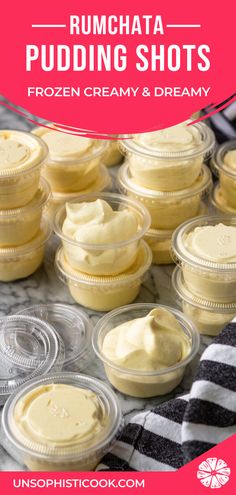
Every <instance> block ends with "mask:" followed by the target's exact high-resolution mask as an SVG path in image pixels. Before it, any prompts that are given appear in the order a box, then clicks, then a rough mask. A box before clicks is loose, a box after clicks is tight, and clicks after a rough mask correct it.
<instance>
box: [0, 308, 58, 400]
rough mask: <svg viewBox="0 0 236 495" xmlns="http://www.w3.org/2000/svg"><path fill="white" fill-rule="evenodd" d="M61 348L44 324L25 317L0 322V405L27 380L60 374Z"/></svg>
mask: <svg viewBox="0 0 236 495" xmlns="http://www.w3.org/2000/svg"><path fill="white" fill-rule="evenodd" d="M63 363H64V344H63V342H62V340H61V339H60V338H59V336H58V335H57V334H56V333H55V331H54V329H53V328H52V326H51V325H49V324H48V323H47V322H44V321H42V320H39V319H38V318H32V317H29V316H25V315H13V316H7V317H5V318H1V319H0V403H4V402H5V400H6V398H7V396H8V395H10V394H11V393H13V392H14V391H15V390H16V389H17V388H18V386H19V385H21V384H22V383H24V382H25V381H28V380H30V379H31V378H34V377H37V376H41V375H45V374H47V373H49V372H50V371H51V370H54V371H59V370H61V368H62V366H63Z"/></svg>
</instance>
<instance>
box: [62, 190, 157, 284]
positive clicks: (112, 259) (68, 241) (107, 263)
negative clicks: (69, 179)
mask: <svg viewBox="0 0 236 495" xmlns="http://www.w3.org/2000/svg"><path fill="white" fill-rule="evenodd" d="M97 199H101V200H104V201H105V202H106V203H108V205H109V206H110V207H111V208H112V210H113V211H127V212H129V213H130V212H132V213H133V214H134V219H135V220H136V222H137V228H136V229H135V230H136V231H135V233H134V234H132V235H131V236H130V238H128V239H127V236H126V239H125V240H123V241H122V240H121V241H113V242H108V243H99V242H96V243H93V242H90V243H88V242H87V243H86V242H79V241H77V240H75V239H73V238H72V237H70V236H68V235H65V234H64V233H63V224H64V221H65V218H66V206H65V205H63V206H62V207H60V208H59V210H58V211H57V213H56V215H55V219H54V231H55V233H56V234H57V236H58V237H59V238H60V239H61V241H62V244H63V248H64V252H65V256H66V258H67V260H68V263H69V264H70V266H71V267H72V268H73V269H74V270H77V271H80V272H83V273H85V274H87V275H92V276H115V275H119V274H120V273H123V272H125V271H126V270H128V269H129V268H130V267H131V266H132V265H133V264H134V263H135V260H136V258H137V255H138V250H139V247H140V242H141V239H142V237H143V236H144V235H145V233H146V231H147V230H148V228H149V227H150V216H149V213H148V211H147V210H146V209H145V207H144V206H143V205H142V204H140V203H139V202H138V201H136V200H133V199H132V198H127V197H126V196H122V195H120V194H116V193H91V194H87V195H82V196H78V197H77V198H76V199H74V200H73V201H70V202H69V205H73V204H83V203H88V202H95V201H96V200H97ZM92 229H93V225H92V224H91V230H92ZM121 233H122V232H121Z"/></svg>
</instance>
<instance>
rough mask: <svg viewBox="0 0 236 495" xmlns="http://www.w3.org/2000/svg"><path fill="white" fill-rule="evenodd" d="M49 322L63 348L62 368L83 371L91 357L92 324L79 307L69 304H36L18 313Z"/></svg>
mask: <svg viewBox="0 0 236 495" xmlns="http://www.w3.org/2000/svg"><path fill="white" fill-rule="evenodd" d="M18 314H19V315H28V316H33V317H35V318H38V319H40V320H42V321H46V322H47V323H49V324H50V325H51V326H52V327H53V328H54V329H55V330H56V333H57V334H58V335H59V336H60V339H61V340H62V342H63V345H64V348H65V360H64V364H63V369H65V370H67V371H84V370H85V369H86V368H87V366H88V363H89V362H90V359H91V335H92V324H91V321H90V319H89V318H88V316H87V315H86V313H85V312H84V311H82V310H81V309H78V308H76V307H75V306H72V305H69V304H56V303H55V304H54V303H52V304H38V305H37V306H31V307H29V308H26V309H24V310H22V311H20V312H19V313H18Z"/></svg>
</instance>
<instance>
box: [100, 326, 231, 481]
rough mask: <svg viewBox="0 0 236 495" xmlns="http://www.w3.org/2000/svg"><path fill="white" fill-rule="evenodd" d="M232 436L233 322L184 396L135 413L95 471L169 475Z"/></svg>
mask: <svg viewBox="0 0 236 495" xmlns="http://www.w3.org/2000/svg"><path fill="white" fill-rule="evenodd" d="M234 433H236V321H233V322H232V323H230V324H229V325H227V327H226V328H225V329H224V330H223V331H222V332H221V334H220V335H219V336H218V337H217V338H215V339H214V341H213V343H212V344H211V345H209V347H208V348H207V349H206V350H205V351H204V353H203V355H202V357H201V360H200V362H199V366H198V371H197V374H196V377H195V380H194V382H193V385H192V388H191V390H190V394H189V395H187V396H186V395H185V396H183V397H179V398H177V399H173V400H171V401H169V402H166V403H164V404H161V405H160V406H158V407H156V408H154V409H153V410H149V411H145V412H141V413H139V414H137V415H136V416H134V417H133V419H132V420H131V421H130V422H129V424H128V425H127V426H126V427H125V428H124V430H123V432H122V434H121V436H120V438H119V440H118V441H117V442H116V444H115V446H114V448H113V449H112V451H111V452H110V453H109V454H107V455H106V456H105V457H104V459H103V461H102V463H101V464H100V465H99V466H98V468H97V470H99V471H101V470H108V471H109V470H110V471H175V470H176V469H178V468H180V467H181V466H183V464H185V463H187V462H189V461H191V460H192V459H194V458H195V457H197V456H199V455H201V454H203V453H204V452H206V451H207V450H209V449H211V448H212V447H214V446H215V445H216V444H218V443H219V442H222V441H223V440H226V439H227V438H228V437H230V436H231V435H233V434H234Z"/></svg>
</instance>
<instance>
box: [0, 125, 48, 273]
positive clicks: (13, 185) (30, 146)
mask: <svg viewBox="0 0 236 495" xmlns="http://www.w3.org/2000/svg"><path fill="white" fill-rule="evenodd" d="M47 154H48V149H47V146H46V145H45V143H44V142H43V141H42V140H41V139H40V138H38V137H36V136H33V135H32V134H30V133H27V132H22V131H13V130H2V131H0V281H2V282H9V281H12V280H17V279H20V278H25V277H27V276H29V275H31V274H32V273H33V272H35V270H36V269H37V268H38V267H39V266H40V264H41V263H42V261H43V257H44V247H45V243H46V241H47V240H48V238H49V236H50V234H51V229H50V226H49V223H48V220H47V218H46V217H43V215H42V213H43V209H44V207H45V205H46V203H47V201H48V199H49V196H50V187H49V185H48V183H47V182H46V181H45V179H43V178H42V179H40V171H41V167H42V165H43V163H44V161H45V160H46V158H47Z"/></svg>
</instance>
